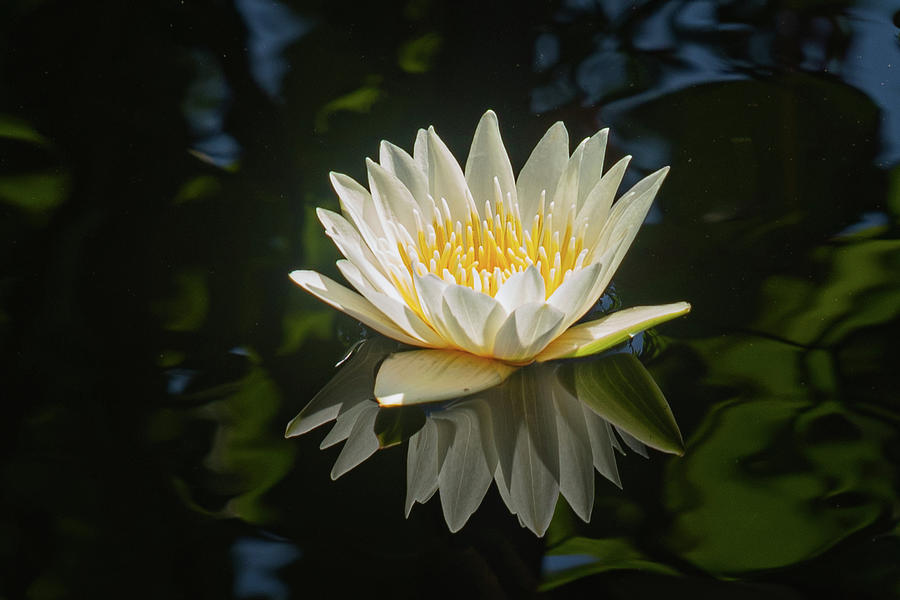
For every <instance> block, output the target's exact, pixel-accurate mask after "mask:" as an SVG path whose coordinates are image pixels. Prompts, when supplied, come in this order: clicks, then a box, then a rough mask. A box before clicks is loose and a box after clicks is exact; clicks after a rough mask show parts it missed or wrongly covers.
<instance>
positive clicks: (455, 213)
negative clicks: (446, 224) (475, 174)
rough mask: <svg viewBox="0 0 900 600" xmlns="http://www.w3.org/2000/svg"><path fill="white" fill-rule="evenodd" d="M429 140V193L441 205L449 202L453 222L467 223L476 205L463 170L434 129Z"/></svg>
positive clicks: (431, 129)
mask: <svg viewBox="0 0 900 600" xmlns="http://www.w3.org/2000/svg"><path fill="white" fill-rule="evenodd" d="M427 139H428V193H429V194H431V197H432V198H434V201H435V202H437V203H438V204H439V205H440V202H441V200H442V199H443V200H446V201H447V206H448V207H449V208H450V218H451V220H452V221H454V222H455V221H460V222H461V223H465V222H466V217H467V216H468V215H469V212H470V210H471V209H472V208H474V203H473V202H472V199H471V195H470V194H469V188H468V186H467V185H466V178H465V176H464V175H463V172H462V169H461V168H460V167H459V163H458V162H456V159H455V158H453V155H452V154H451V153H450V150H449V149H448V148H447V146H446V144H444V142H443V140H441V138H439V137H438V134H437V133H435V131H434V127H429V128H428V138H427Z"/></svg>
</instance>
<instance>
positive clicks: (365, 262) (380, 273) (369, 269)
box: [316, 208, 400, 300]
mask: <svg viewBox="0 0 900 600" xmlns="http://www.w3.org/2000/svg"><path fill="white" fill-rule="evenodd" d="M316 216H318V217H319V221H320V222H321V223H322V226H323V227H324V228H325V233H326V234H327V235H328V237H330V238H331V239H332V241H333V242H334V245H335V246H337V248H338V250H340V251H341V254H343V255H344V256H346V257H347V258H348V259H350V261H351V262H352V263H353V264H354V265H356V266H357V267H358V268H359V270H360V271H362V272H363V274H364V275H365V276H366V279H368V280H369V282H370V283H371V284H372V285H373V286H374V287H375V289H377V290H378V291H380V292H382V293H384V294H388V295H391V296H393V297H394V298H396V299H398V300H399V299H400V295H399V294H398V293H397V290H396V289H395V287H394V284H393V283H392V282H391V281H389V280H388V278H387V277H386V271H385V269H384V266H383V265H382V264H381V262H380V261H379V260H378V259H377V258H376V257H375V254H373V253H372V250H371V249H370V248H369V246H368V245H367V244H366V243H365V242H364V241H363V239H362V237H361V236H360V235H359V232H358V231H357V230H356V228H354V227H353V225H351V224H350V223H349V222H347V220H346V219H345V218H344V217H342V216H341V215H339V214H337V213H334V212H331V211H330V210H325V209H324V208H317V209H316Z"/></svg>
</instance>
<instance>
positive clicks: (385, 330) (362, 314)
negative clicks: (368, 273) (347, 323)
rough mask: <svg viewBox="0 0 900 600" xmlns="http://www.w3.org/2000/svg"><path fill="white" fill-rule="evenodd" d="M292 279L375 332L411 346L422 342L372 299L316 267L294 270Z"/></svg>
mask: <svg viewBox="0 0 900 600" xmlns="http://www.w3.org/2000/svg"><path fill="white" fill-rule="evenodd" d="M291 279H293V280H294V283H296V284H297V285H299V286H300V287H302V288H303V289H304V290H306V291H307V292H309V293H310V294H312V295H313V296H315V297H316V298H318V299H319V300H322V301H323V302H326V303H328V304H330V305H331V306H333V307H335V308H336V309H338V310H339V311H341V312H344V313H347V314H348V315H350V316H351V317H353V318H354V319H356V320H357V321H362V322H363V323H364V324H365V325H368V326H369V327H371V328H372V329H374V330H375V331H377V332H378V333H381V334H382V335H386V336H388V337H389V338H393V339H395V340H397V341H399V342H403V343H404V344H410V345H411V346H418V345H421V342H419V341H417V340H416V339H414V338H411V337H410V336H408V335H407V334H406V333H405V332H403V330H401V329H400V328H399V327H397V325H396V324H395V323H394V322H392V321H391V320H390V319H389V318H388V317H387V316H386V315H385V314H384V313H383V312H381V311H380V310H378V309H377V308H375V306H374V305H373V304H372V303H371V302H369V301H368V300H366V299H365V298H363V297H362V296H360V295H359V294H357V293H356V292H354V291H352V290H349V289H347V288H345V287H344V286H342V285H341V284H339V283H337V282H336V281H334V280H332V279H329V278H328V277H325V276H324V275H322V274H320V273H316V272H315V271H293V272H292V273H291Z"/></svg>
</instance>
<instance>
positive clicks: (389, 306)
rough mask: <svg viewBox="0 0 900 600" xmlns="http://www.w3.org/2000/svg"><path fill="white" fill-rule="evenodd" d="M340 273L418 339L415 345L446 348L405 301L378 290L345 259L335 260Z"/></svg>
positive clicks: (405, 330)
mask: <svg viewBox="0 0 900 600" xmlns="http://www.w3.org/2000/svg"><path fill="white" fill-rule="evenodd" d="M337 266H338V269H339V270H340V271H341V274H342V275H343V276H344V277H345V278H346V279H347V281H349V282H350V283H351V284H352V285H353V287H355V288H356V289H357V290H358V291H359V292H360V293H361V294H362V295H363V296H364V297H365V298H366V300H368V301H369V302H371V303H372V304H373V305H374V306H375V307H376V308H377V309H378V310H380V311H381V312H383V313H384V314H385V316H387V317H388V318H389V319H390V320H391V321H392V322H393V323H394V324H395V325H396V326H397V327H399V328H400V329H402V330H403V332H404V333H406V334H407V335H408V336H410V337H412V338H415V339H416V340H418V343H417V344H416V345H417V346H425V347H428V348H446V347H447V343H446V342H445V341H444V340H443V338H441V336H439V335H438V334H437V333H436V332H435V331H434V330H433V329H432V328H431V327H429V326H428V324H426V323H425V322H424V321H423V320H422V319H420V318H419V316H418V315H417V314H416V313H414V312H413V311H412V309H410V308H409V306H407V305H406V303H405V302H402V301H398V300H395V299H394V298H392V297H390V296H388V295H386V294H382V293H380V292H378V291H377V290H376V289H375V288H373V287H372V286H371V285H370V284H369V283H368V282H367V281H366V280H365V278H364V277H363V275H362V273H361V272H360V270H359V269H358V268H357V267H356V265H354V264H353V263H351V262H350V261H347V260H339V261H337Z"/></svg>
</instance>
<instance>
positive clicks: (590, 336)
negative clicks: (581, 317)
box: [537, 302, 691, 362]
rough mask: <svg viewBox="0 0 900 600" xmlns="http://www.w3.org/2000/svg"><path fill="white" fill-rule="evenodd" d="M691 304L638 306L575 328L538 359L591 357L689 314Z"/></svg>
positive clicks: (550, 345)
mask: <svg viewBox="0 0 900 600" xmlns="http://www.w3.org/2000/svg"><path fill="white" fill-rule="evenodd" d="M690 310H691V305H690V304H688V303H687V302H675V303H673V304H665V305H661V306H635V307H633V308H626V309H625V310H620V311H616V312H614V313H612V314H608V315H606V316H604V317H601V318H599V319H597V320H595V321H589V322H588V323H582V324H581V325H575V326H574V327H571V328H570V329H569V330H567V331H566V332H565V333H563V334H562V335H561V336H559V337H558V338H556V339H555V340H553V341H552V342H551V343H550V344H549V345H548V346H547V347H546V348H545V349H544V351H543V352H541V353H540V354H539V355H538V356H537V360H538V361H541V362H543V361H547V360H555V359H557V358H575V357H579V356H588V355H590V354H596V353H597V352H602V351H603V350H606V349H608V348H612V347H613V346H615V345H616V344H619V343H621V342H624V341H625V340H627V339H629V338H630V337H633V336H634V335H635V334H638V333H640V332H641V331H644V330H645V329H649V328H650V327H654V326H655V325H659V324H660V323H664V322H666V321H668V320H670V319H674V318H675V317H680V316H681V315H684V314H687V313H688V312H689V311H690Z"/></svg>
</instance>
